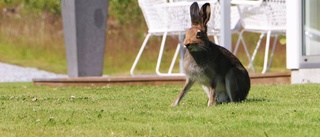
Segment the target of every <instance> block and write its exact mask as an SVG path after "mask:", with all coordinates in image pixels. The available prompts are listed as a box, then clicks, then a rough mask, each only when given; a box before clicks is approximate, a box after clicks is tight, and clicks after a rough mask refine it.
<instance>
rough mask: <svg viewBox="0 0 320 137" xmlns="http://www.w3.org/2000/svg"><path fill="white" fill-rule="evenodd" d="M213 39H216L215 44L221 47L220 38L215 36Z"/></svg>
mask: <svg viewBox="0 0 320 137" xmlns="http://www.w3.org/2000/svg"><path fill="white" fill-rule="evenodd" d="M213 38H214V43H215V44H217V45H219V38H218V36H213Z"/></svg>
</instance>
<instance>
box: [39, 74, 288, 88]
mask: <svg viewBox="0 0 320 137" xmlns="http://www.w3.org/2000/svg"><path fill="white" fill-rule="evenodd" d="M250 79H251V84H252V85H257V84H290V81H291V75H290V73H268V74H250ZM33 82H34V84H35V85H36V86H53V87H63V86H108V85H166V84H181V85H182V84H184V83H185V77H184V76H175V77H171V76H154V75H149V76H123V77H79V78H55V79H34V80H33Z"/></svg>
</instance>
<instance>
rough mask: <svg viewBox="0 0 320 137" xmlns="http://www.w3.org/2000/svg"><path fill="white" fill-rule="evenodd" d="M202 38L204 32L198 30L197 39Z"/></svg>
mask: <svg viewBox="0 0 320 137" xmlns="http://www.w3.org/2000/svg"><path fill="white" fill-rule="evenodd" d="M202 36H203V35H202V32H201V31H200V30H198V31H197V36H196V37H197V38H201V37H202Z"/></svg>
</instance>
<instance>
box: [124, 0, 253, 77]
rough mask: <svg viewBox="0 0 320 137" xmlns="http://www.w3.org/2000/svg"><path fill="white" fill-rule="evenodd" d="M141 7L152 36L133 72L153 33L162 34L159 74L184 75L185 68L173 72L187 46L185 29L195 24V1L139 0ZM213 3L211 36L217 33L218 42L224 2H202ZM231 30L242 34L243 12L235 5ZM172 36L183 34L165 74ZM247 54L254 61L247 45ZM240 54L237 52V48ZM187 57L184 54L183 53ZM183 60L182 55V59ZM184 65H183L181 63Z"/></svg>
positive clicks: (200, 2) (158, 64) (136, 60)
mask: <svg viewBox="0 0 320 137" xmlns="http://www.w3.org/2000/svg"><path fill="white" fill-rule="evenodd" d="M138 2H139V6H140V8H141V10H142V12H143V15H144V18H145V21H146V23H147V26H148V35H147V36H146V38H145V40H144V42H143V44H142V46H141V48H140V50H139V53H138V55H137V57H136V59H135V61H134V63H133V65H132V67H131V70H130V73H131V75H135V74H134V70H135V67H136V65H137V63H138V61H139V59H140V57H141V54H142V53H143V51H144V48H145V46H146V44H147V42H148V39H149V38H150V36H152V35H154V36H162V42H161V45H160V51H159V55H158V60H157V65H156V74H157V75H159V76H177V75H184V74H183V72H182V70H180V71H181V72H180V73H172V70H173V67H174V64H175V61H176V59H177V56H178V54H179V52H180V54H183V53H184V50H185V49H184V47H182V44H181V43H182V41H183V36H184V34H185V31H186V30H187V29H188V28H190V27H191V18H190V11H189V10H190V5H191V4H192V3H193V2H191V1H183V0H170V2H167V1H166V0H138ZM207 2H208V3H210V5H211V18H210V21H209V22H208V35H209V36H214V38H215V42H216V43H217V44H218V43H219V41H218V36H219V35H220V22H221V21H220V20H221V14H220V4H219V3H218V1H216V0H208V1H203V0H202V1H198V3H199V5H200V6H201V5H202V4H204V3H207ZM231 13H232V15H231V26H230V28H231V30H232V32H234V33H237V32H238V33H239V29H240V25H239V13H238V10H237V8H236V7H235V6H233V7H232V8H231ZM168 35H176V36H180V37H179V38H180V43H179V44H178V45H177V48H176V51H175V54H174V56H173V59H172V61H171V65H170V67H169V70H168V72H166V73H162V72H160V65H161V60H162V55H163V52H164V47H165V41H166V37H167V36H168ZM244 48H245V51H246V54H247V57H248V59H249V60H250V55H249V52H248V50H247V47H244ZM235 53H236V51H235ZM182 56H183V55H182ZM182 61H183V59H182V57H181V61H180V62H182ZM180 67H182V65H180Z"/></svg>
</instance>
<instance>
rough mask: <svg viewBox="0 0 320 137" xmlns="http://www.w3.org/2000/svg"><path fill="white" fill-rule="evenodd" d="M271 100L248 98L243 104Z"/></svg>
mask: <svg viewBox="0 0 320 137" xmlns="http://www.w3.org/2000/svg"><path fill="white" fill-rule="evenodd" d="M269 101H270V100H267V99H265V98H248V99H246V100H244V101H243V102H246V103H251V102H269Z"/></svg>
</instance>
